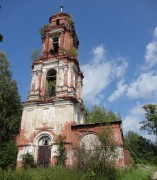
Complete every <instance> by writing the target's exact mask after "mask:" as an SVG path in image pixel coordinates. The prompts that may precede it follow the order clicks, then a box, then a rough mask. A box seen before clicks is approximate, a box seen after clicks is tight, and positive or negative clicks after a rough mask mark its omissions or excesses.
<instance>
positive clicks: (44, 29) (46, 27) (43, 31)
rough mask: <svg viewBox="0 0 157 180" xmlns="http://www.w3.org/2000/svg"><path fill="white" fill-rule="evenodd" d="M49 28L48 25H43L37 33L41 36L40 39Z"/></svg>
mask: <svg viewBox="0 0 157 180" xmlns="http://www.w3.org/2000/svg"><path fill="white" fill-rule="evenodd" d="M48 28H49V24H45V25H43V26H42V27H41V28H40V30H39V32H40V35H41V38H44V37H45V35H46V34H45V31H46V29H48Z"/></svg>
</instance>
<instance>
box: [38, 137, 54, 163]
mask: <svg viewBox="0 0 157 180" xmlns="http://www.w3.org/2000/svg"><path fill="white" fill-rule="evenodd" d="M51 148H52V143H51V140H50V138H49V137H48V136H43V137H41V138H40V139H39V141H38V160H37V163H38V166H48V165H49V164H50V163H51Z"/></svg>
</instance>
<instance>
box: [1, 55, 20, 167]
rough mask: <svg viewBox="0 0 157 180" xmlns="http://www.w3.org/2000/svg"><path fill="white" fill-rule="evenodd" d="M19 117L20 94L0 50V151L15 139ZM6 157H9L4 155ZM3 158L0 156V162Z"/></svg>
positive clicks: (5, 58) (7, 62)
mask: <svg viewBox="0 0 157 180" xmlns="http://www.w3.org/2000/svg"><path fill="white" fill-rule="evenodd" d="M20 119H21V103H20V96H19V92H18V89H17V84H16V81H15V80H12V73H11V70H10V65H9V61H8V60H7V57H6V55H5V54H4V53H3V52H0V151H3V153H0V154H1V155H2V156H3V155H4V153H5V150H4V149H5V147H8V146H9V147H10V146H11V145H7V143H10V141H11V140H15V138H16V135H17V134H18V133H19V127H20ZM6 152H7V151H6ZM6 157H8V158H9V157H10V156H8V155H6ZM2 161H3V158H1V157H0V164H3V163H2Z"/></svg>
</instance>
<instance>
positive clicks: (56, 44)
mask: <svg viewBox="0 0 157 180" xmlns="http://www.w3.org/2000/svg"><path fill="white" fill-rule="evenodd" d="M58 51H59V37H57V36H56V37H54V38H53V53H54V54H57V53H58Z"/></svg>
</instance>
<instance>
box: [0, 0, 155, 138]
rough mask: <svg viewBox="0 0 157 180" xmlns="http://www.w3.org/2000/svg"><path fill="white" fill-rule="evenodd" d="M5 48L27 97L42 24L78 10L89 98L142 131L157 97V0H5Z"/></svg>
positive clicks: (0, 21)
mask: <svg viewBox="0 0 157 180" xmlns="http://www.w3.org/2000/svg"><path fill="white" fill-rule="evenodd" d="M0 5H1V9H0V33H2V34H3V36H4V41H3V43H1V44H0V49H1V50H3V51H4V52H6V54H7V55H8V59H9V61H10V63H11V68H12V71H13V78H14V79H15V80H16V81H17V83H18V87H19V91H20V94H21V97H22V101H25V100H26V98H27V94H28V92H29V88H30V81H31V64H32V61H31V52H32V49H33V48H34V49H41V40H40V35H39V29H40V27H42V26H43V25H44V24H48V20H49V17H50V16H51V15H52V14H54V13H57V12H59V6H60V5H63V6H64V12H68V13H69V14H71V15H72V16H73V19H74V21H75V28H76V31H77V35H78V38H79V41H80V46H79V61H80V64H81V69H82V70H83V72H84V76H85V79H84V89H83V92H84V102H85V104H86V106H87V107H89V108H90V107H91V106H92V105H94V104H98V105H99V106H105V108H106V109H107V110H109V109H112V110H113V111H114V112H116V113H118V112H119V113H120V114H121V115H122V118H123V129H124V132H127V131H128V130H134V131H136V132H138V133H140V134H142V135H144V136H145V137H146V138H149V139H154V137H153V136H150V135H147V134H146V133H145V132H140V131H139V121H141V120H143V118H144V111H143V110H142V108H141V106H142V105H144V104H147V103H156V102H157V71H156V67H157V20H156V19H157V11H156V9H157V1H156V0H98V1H94V0H86V1H78V0H64V1H63V0H31V1H30V0H29V1H24V0H11V1H9V0H1V1H0Z"/></svg>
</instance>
